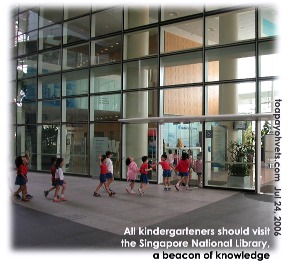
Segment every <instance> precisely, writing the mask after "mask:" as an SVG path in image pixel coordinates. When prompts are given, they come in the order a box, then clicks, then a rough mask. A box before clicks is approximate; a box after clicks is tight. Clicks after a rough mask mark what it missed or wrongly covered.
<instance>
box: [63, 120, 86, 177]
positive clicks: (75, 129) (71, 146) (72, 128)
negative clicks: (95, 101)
mask: <svg viewBox="0 0 300 277" xmlns="http://www.w3.org/2000/svg"><path fill="white" fill-rule="evenodd" d="M61 133H62V154H61V156H62V157H63V159H64V162H65V168H64V172H68V173H75V174H88V171H89V170H88V169H89V163H88V153H89V149H88V125H87V124H83V123H82V124H74V123H72V124H63V125H62V129H61Z"/></svg>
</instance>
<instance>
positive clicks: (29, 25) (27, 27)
mask: <svg viewBox="0 0 300 277" xmlns="http://www.w3.org/2000/svg"><path fill="white" fill-rule="evenodd" d="M38 22H39V15H38V9H30V10H28V11H26V12H23V13H20V14H19V31H18V33H19V34H24V33H27V32H30V31H33V30H35V29H37V28H38Z"/></svg>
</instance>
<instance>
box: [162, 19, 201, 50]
mask: <svg viewBox="0 0 300 277" xmlns="http://www.w3.org/2000/svg"><path fill="white" fill-rule="evenodd" d="M202 21H203V20H202V19H194V20H188V21H183V22H180V23H175V24H170V25H167V26H163V27H161V50H160V52H161V53H168V52H173V51H180V50H185V49H193V48H198V47H202V46H203V30H202V29H203V28H202Z"/></svg>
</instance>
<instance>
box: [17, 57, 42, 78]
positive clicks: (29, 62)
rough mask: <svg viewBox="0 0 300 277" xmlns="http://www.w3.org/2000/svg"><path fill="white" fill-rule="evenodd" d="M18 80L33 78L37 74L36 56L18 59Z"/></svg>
mask: <svg viewBox="0 0 300 277" xmlns="http://www.w3.org/2000/svg"><path fill="white" fill-rule="evenodd" d="M17 68H18V79H22V78H27V77H33V76H36V74H37V55H32V56H28V57H25V58H21V59H18V64H17Z"/></svg>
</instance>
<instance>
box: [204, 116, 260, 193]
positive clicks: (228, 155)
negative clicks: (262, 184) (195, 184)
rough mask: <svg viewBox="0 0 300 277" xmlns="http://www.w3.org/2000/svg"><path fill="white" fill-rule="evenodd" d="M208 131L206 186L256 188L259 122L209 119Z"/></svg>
mask: <svg viewBox="0 0 300 277" xmlns="http://www.w3.org/2000/svg"><path fill="white" fill-rule="evenodd" d="M205 130H206V133H205V143H206V146H207V147H205V157H206V160H205V180H206V181H205V185H206V186H211V187H222V188H239V189H248V190H254V186H255V155H254V149H255V133H254V132H255V122H251V121H223V122H208V123H206V124H205Z"/></svg>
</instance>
